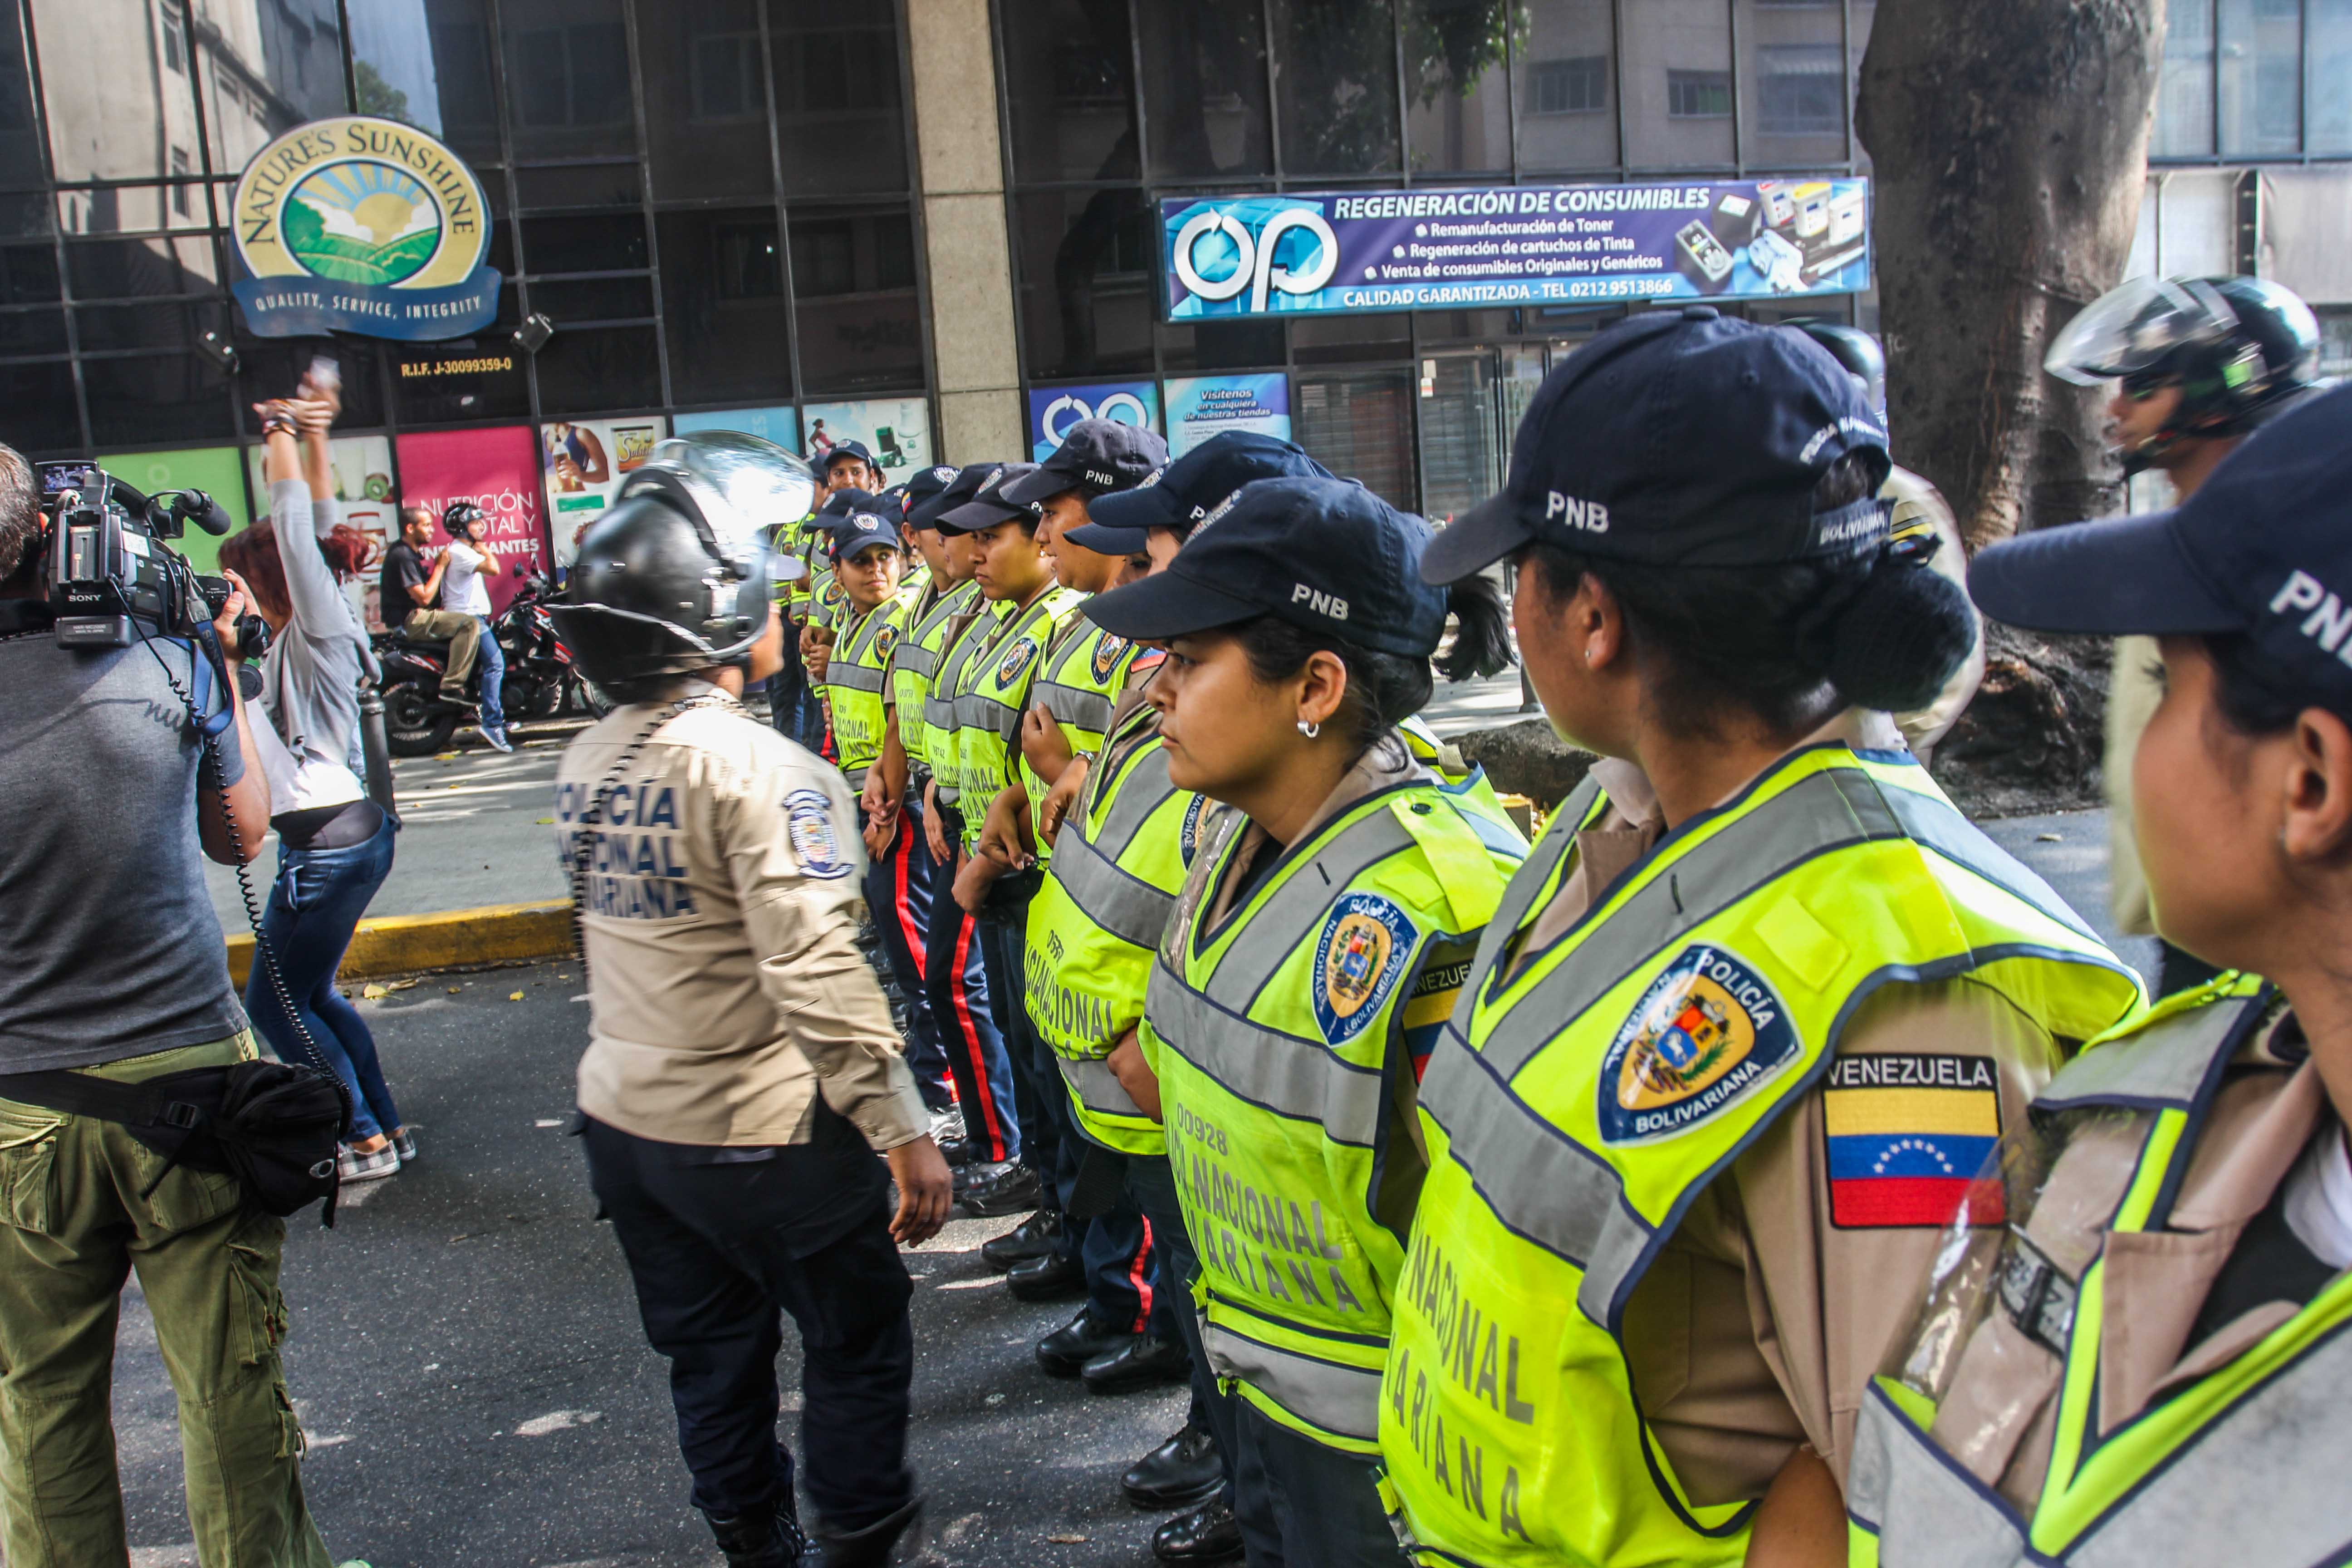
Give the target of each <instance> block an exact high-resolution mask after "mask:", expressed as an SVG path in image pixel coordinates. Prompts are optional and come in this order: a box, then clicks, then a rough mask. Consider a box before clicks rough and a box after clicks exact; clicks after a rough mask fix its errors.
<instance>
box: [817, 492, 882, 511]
mask: <svg viewBox="0 0 2352 1568" xmlns="http://www.w3.org/2000/svg"><path fill="white" fill-rule="evenodd" d="M878 504H880V503H879V502H877V500H875V499H874V496H873V494H872V493H871V492H870V491H866V490H835V491H834V492H833V493H832V494H831V495H829V496H827V497H825V498H824V505H823V506H821V507H819V508H817V509H816V514H817V516H819V517H846V516H848V515H849V513H850V512H851V511H852V510H856V509H857V508H859V507H863V508H865V509H866V510H868V511H871V510H874V508H875V507H876V506H877V505H878Z"/></svg>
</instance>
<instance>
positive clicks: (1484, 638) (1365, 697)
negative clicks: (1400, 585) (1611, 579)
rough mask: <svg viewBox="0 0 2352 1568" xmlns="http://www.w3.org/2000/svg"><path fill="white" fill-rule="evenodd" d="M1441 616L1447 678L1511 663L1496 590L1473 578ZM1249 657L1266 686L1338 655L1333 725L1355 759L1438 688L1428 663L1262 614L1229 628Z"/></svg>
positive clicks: (1438, 664) (1439, 663) (1452, 594)
mask: <svg viewBox="0 0 2352 1568" xmlns="http://www.w3.org/2000/svg"><path fill="white" fill-rule="evenodd" d="M1445 609H1446V614H1447V615H1448V616H1451V617H1452V618H1453V620H1454V646H1453V647H1451V648H1450V649H1448V650H1447V651H1446V653H1445V654H1444V657H1442V658H1436V659H1435V660H1434V670H1435V672H1436V673H1437V674H1443V675H1444V677H1445V679H1448V680H1463V679H1468V678H1469V677H1470V676H1472V675H1492V674H1494V673H1495V672H1496V671H1497V670H1499V669H1502V668H1505V667H1507V665H1509V663H1510V662H1511V637H1510V623H1509V616H1508V613H1507V611H1506V610H1505V609H1504V608H1503V598H1502V594H1501V592H1500V590H1498V589H1497V588H1496V586H1495V584H1493V583H1492V582H1491V581H1489V580H1487V579H1486V578H1484V577H1472V578H1468V579H1466V580H1465V581H1464V582H1461V583H1457V584H1454V586H1453V587H1452V588H1451V589H1449V590H1447V596H1446V605H1445ZM1234 635H1235V636H1236V637H1239V638H1240V639H1241V645H1242V649H1243V651H1244V653H1245V654H1247V655H1248V656H1249V661H1250V673H1252V674H1253V675H1255V676H1256V677H1257V679H1259V680H1260V681H1263V682H1265V684H1267V685H1269V686H1271V685H1273V684H1274V683H1275V682H1276V681H1281V680H1287V679H1290V678H1291V677H1292V676H1294V675H1297V673H1298V672H1299V670H1300V669H1302V668H1305V666H1306V664H1307V659H1308V658H1312V657H1313V656H1314V655H1315V654H1317V653H1318V652H1328V653H1330V654H1332V655H1334V656H1336V657H1337V658H1339V662H1340V663H1341V664H1342V665H1343V666H1345V667H1346V668H1347V671H1348V689H1347V693H1346V695H1345V696H1344V697H1342V698H1341V699H1340V706H1339V712H1338V713H1337V714H1335V715H1333V717H1332V720H1331V722H1332V724H1333V725H1335V726H1337V727H1339V729H1340V731H1341V732H1342V733H1344V734H1345V735H1346V736H1347V738H1348V739H1349V741H1350V742H1352V743H1353V746H1354V749H1355V751H1356V752H1357V753H1358V754H1361V753H1362V752H1367V751H1370V749H1371V748H1372V746H1373V745H1374V744H1375V743H1377V742H1379V741H1380V739H1381V737H1382V736H1383V735H1386V734H1387V733H1388V732H1389V731H1391V730H1393V729H1395V728H1396V727H1397V726H1398V725H1399V724H1402V723H1403V722H1404V721H1406V720H1407V719H1410V718H1412V716H1413V715H1414V714H1416V713H1418V712H1420V711H1421V710H1422V709H1423V708H1424V707H1426V706H1427V705H1428V702H1429V699H1430V694H1431V693H1432V692H1433V691H1434V690H1436V689H1437V683H1436V680H1435V679H1433V673H1432V670H1433V661H1432V659H1430V658H1407V657H1406V656H1404V655H1402V654H1395V653H1384V652H1380V651H1378V650H1375V649H1372V648H1367V647H1359V646H1358V645H1357V644H1355V643H1352V642H1349V641H1347V640H1346V639H1344V638H1340V637H1330V636H1328V635H1326V634H1324V633H1320V632H1310V631H1307V630H1306V629H1304V628H1302V627H1299V626H1293V625H1291V624H1290V623H1289V622H1288V621H1285V620H1280V619H1277V618H1276V617H1275V616H1259V617H1258V618H1257V619H1255V620H1254V621H1248V622H1244V624H1242V625H1241V626H1235V627H1234Z"/></svg>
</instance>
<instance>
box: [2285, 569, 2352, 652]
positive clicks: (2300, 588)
mask: <svg viewBox="0 0 2352 1568" xmlns="http://www.w3.org/2000/svg"><path fill="white" fill-rule="evenodd" d="M2297 610H2309V611H2310V612H2311V614H2309V615H2308V616H2305V617H2304V618H2303V625H2302V626H2301V627H2300V628H2299V629H2300V630H2301V631H2302V633H2303V635H2304V636H2305V637H2309V638H2311V639H2312V641H2314V642H2315V643H2317V644H2318V645H2319V646H2320V647H2324V648H2326V650H2327V651H2328V652H2329V653H2332V654H2334V655H2335V656H2336V658H2339V659H2341V660H2343V661H2344V662H2345V663H2346V664H2352V639H2347V636H2346V634H2347V633H2352V605H2347V604H2346V603H2344V601H2343V600H2341V599H2339V598H2337V597H2336V595H2335V594H2334V593H2333V592H2331V591H2330V590H2329V589H2328V587H2327V585H2326V584H2324V583H2322V582H2320V580H2319V579H2318V578H2316V577H2315V576H2313V575H2312V574H2310V573H2308V572H2303V571H2296V572H2291V573H2289V574H2287V580H2286V582H2285V584H2283V585H2282V586H2281V587H2280V589H2279V591H2278V592H2277V593H2276V594H2274V595H2272V597H2271V614H2273V615H2274V616H2280V615H2293V614H2294V612H2295V611H2297Z"/></svg>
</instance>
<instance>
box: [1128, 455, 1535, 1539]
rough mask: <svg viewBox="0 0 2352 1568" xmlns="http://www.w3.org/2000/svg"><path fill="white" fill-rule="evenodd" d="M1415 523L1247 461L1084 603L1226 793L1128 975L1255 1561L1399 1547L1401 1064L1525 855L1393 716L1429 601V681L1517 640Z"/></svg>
mask: <svg viewBox="0 0 2352 1568" xmlns="http://www.w3.org/2000/svg"><path fill="white" fill-rule="evenodd" d="M1429 538H1430V534H1429V527H1428V524H1426V523H1424V522H1423V521H1421V520H1420V519H1418V518H1412V517H1407V516H1405V515H1403V514H1402V513H1400V512H1398V511H1397V510H1394V509H1393V508H1391V507H1390V506H1389V505H1388V504H1387V503H1386V502H1385V501H1382V500H1380V499H1379V498H1378V497H1376V496H1374V495H1373V494H1372V493H1371V492H1370V491H1369V490H1367V489H1364V488H1363V487H1362V486H1360V485H1359V484H1357V483H1355V482H1354V481H1352V480H1347V479H1320V478H1305V479H1261V480H1258V481H1256V482H1255V483H1253V484H1250V485H1247V486H1244V488H1243V489H1241V490H1239V491H1238V492H1236V493H1235V494H1234V495H1233V496H1232V497H1230V498H1228V499H1227V500H1224V501H1223V502H1221V503H1219V504H1218V505H1217V506H1216V507H1215V508H1213V509H1212V510H1211V511H1210V513H1209V515H1208V516H1207V517H1206V518H1204V519H1203V520H1202V522H1201V524H1200V526H1199V527H1198V529H1197V530H1196V531H1194V532H1193V534H1192V538H1191V539H1190V540H1189V541H1187V542H1185V544H1184V546H1183V548H1182V549H1181V550H1179V551H1178V552H1176V555H1175V558H1174V560H1173V561H1172V562H1171V563H1170V565H1169V567H1168V569H1167V570H1166V571H1165V572H1162V573H1160V574H1156V575H1154V576H1151V577H1149V578H1146V579H1145V580H1144V581H1142V582H1140V583H1133V584H1128V585H1127V586H1125V587H1122V588H1117V589H1114V590H1112V591H1111V592H1110V593H1108V594H1105V595H1101V596H1100V597H1098V598H1097V599H1095V600H1093V601H1092V602H1090V603H1089V605H1087V613H1088V615H1089V616H1092V617H1093V618H1094V619H1095V620H1096V621H1097V623H1098V624H1100V625H1101V626H1104V627H1105V628H1106V629H1108V630H1109V631H1110V632H1112V633H1114V634H1115V635H1118V636H1120V637H1129V638H1132V639H1137V640H1143V641H1150V642H1156V643H1160V644H1163V645H1164V646H1166V647H1167V648H1168V655H1167V658H1166V660H1165V662H1164V663H1163V664H1162V666H1161V668H1160V673H1159V674H1158V675H1157V676H1155V677H1154V678H1153V679H1152V683H1151V685H1150V687H1149V688H1148V689H1147V690H1148V692H1149V697H1150V701H1151V703H1152V705H1153V706H1154V707H1156V708H1158V709H1159V710H1160V742H1161V745H1162V746H1163V747H1164V748H1165V751H1166V754H1167V757H1168V772H1169V779H1170V782H1171V784H1174V785H1175V786H1177V787H1179V788H1192V789H1196V790H1198V791H1199V792H1200V793H1202V795H1207V796H1208V797H1209V798H1210V799H1212V800H1213V801H1216V802H1219V803H1220V805H1218V807H1217V809H1216V810H1215V811H1214V812H1213V814H1212V815H1211V816H1208V817H1205V818H1204V819H1203V821H1202V824H1201V827H1200V833H1201V837H1200V842H1199V844H1198V846H1197V848H1196V850H1195V853H1194V856H1193V859H1192V868H1191V869H1190V870H1189V871H1188V872H1187V874H1186V878H1185V883H1184V890H1183V893H1182V894H1181V897H1180V898H1179V900H1178V901H1177V905H1176V908H1175V910H1174V911H1173V914H1172V916H1171V920H1170V921H1169V925H1168V929H1167V931H1166V933H1165V934H1164V936H1163V937H1162V939H1161V942H1160V958H1159V961H1158V963H1156V964H1155V966H1154V968H1153V970H1152V973H1151V978H1150V983H1149V988H1148V991H1147V995H1146V1001H1145V1007H1144V1027H1143V1030H1142V1036H1141V1054H1142V1055H1143V1056H1144V1058H1146V1060H1147V1063H1148V1065H1150V1067H1151V1068H1152V1069H1153V1073H1154V1074H1155V1075H1156V1083H1155V1082H1150V1081H1146V1079H1145V1078H1144V1077H1143V1076H1138V1077H1137V1078H1136V1079H1134V1082H1133V1085H1132V1087H1130V1089H1129V1093H1130V1095H1131V1097H1132V1098H1134V1099H1135V1100H1136V1102H1137V1104H1138V1105H1139V1107H1141V1108H1142V1109H1144V1110H1147V1111H1150V1110H1158V1111H1159V1113H1160V1116H1161V1119H1162V1121H1163V1124H1164V1126H1165V1129H1166V1135H1167V1142H1168V1156H1169V1161H1170V1163H1171V1167H1172V1169H1173V1172H1174V1173H1175V1176H1176V1185H1177V1189H1178V1192H1179V1194H1180V1195H1181V1201H1182V1205H1183V1209H1184V1219H1185V1225H1186V1228H1187V1230H1188V1231H1189V1233H1190V1234H1191V1236H1192V1238H1193V1240H1194V1242H1195V1243H1196V1244H1197V1245H1198V1247H1199V1248H1200V1258H1201V1264H1202V1279H1201V1281H1200V1285H1199V1288H1198V1289H1197V1291H1196V1295H1197V1296H1198V1299H1199V1300H1201V1302H1202V1307H1203V1309H1204V1312H1205V1316H1206V1324H1205V1328H1204V1331H1203V1335H1202V1340H1203V1344H1204V1348H1205V1351H1206V1353H1207V1356H1208V1359H1209V1361H1210V1363H1211V1364H1212V1366H1213V1368H1214V1370H1215V1371H1216V1372H1217V1373H1218V1374H1219V1376H1220V1377H1222V1378H1225V1379H1228V1380H1231V1383H1232V1385H1233V1386H1234V1389H1235V1390H1236V1392H1237V1393H1238V1394H1239V1396H1240V1403H1239V1405H1237V1407H1236V1409H1235V1411H1234V1422H1233V1427H1234V1482H1235V1485H1234V1492H1235V1497H1234V1505H1235V1512H1236V1514H1237V1516H1238V1519H1239V1521H1240V1524H1241V1531H1242V1535H1243V1538H1244V1542H1246V1544H1247V1548H1248V1552H1249V1557H1250V1560H1251V1561H1252V1562H1253V1563H1258V1564H1263V1565H1265V1568H1284V1565H1287V1564H1301V1565H1315V1564H1325V1563H1329V1564H1343V1563H1346V1564H1353V1563H1366V1562H1372V1561H1377V1560H1378V1557H1379V1555H1380V1553H1381V1552H1382V1551H1383V1550H1385V1552H1387V1554H1388V1555H1389V1556H1391V1558H1393V1555H1394V1552H1395V1542H1394V1538H1393V1537H1392V1536H1391V1534H1390V1532H1389V1527H1388V1522H1387V1520H1386V1519H1385V1517H1384V1515H1383V1512H1382V1510H1381V1503H1380V1499H1379V1495H1378V1492H1377V1490H1376V1488H1375V1485H1374V1474H1375V1472H1374V1466H1373V1463H1372V1460H1373V1456H1374V1454H1375V1452H1376V1450H1375V1449H1374V1447H1373V1435H1374V1423H1375V1417H1376V1412H1377V1410H1378V1398H1377V1395H1378V1393H1379V1388H1380V1368H1381V1360H1382V1357H1383V1352H1384V1351H1385V1349H1386V1344H1387V1337H1388V1329H1389V1321H1390V1314H1391V1310H1392V1308H1393V1306H1394V1303H1395V1301H1396V1298H1397V1291H1398V1287H1399V1284H1400V1282H1401V1277H1402V1269H1403V1266H1404V1258H1405V1240H1406V1236H1407V1233H1408V1230H1409V1228H1410V1226H1411V1224H1412V1209H1413V1202H1414V1196H1415V1194H1416V1193H1417V1192H1418V1190H1419V1187H1420V1180H1421V1176H1422V1174H1423V1163H1422V1158H1421V1151H1420V1148H1419V1146H1418V1144H1417V1143H1416V1142H1415V1140H1414V1138H1413V1135H1412V1121H1411V1109H1410V1108H1411V1106H1412V1099H1413V1087H1414V1082H1415V1079H1416V1078H1417V1076H1418V1065H1419V1060H1420V1058H1421V1057H1422V1055H1423V1052H1424V1051H1425V1050H1426V1049H1427V1047H1428V1046H1429V1044H1430V1043H1431V1042H1432V1040H1433V1037H1434V1033H1435V1026H1436V1025H1437V1023H1438V1022H1439V1021H1440V1020H1441V1019H1443V1017H1444V1015H1445V1014H1446V1013H1447V1012H1448V1011H1449V1010H1450V1007H1451V1003H1452V999H1453V995H1454V991H1455V989H1456V988H1457V987H1458V986H1459V984H1460V983H1461V975H1462V973H1463V969H1464V965H1465V963H1466V962H1467V961H1468V958H1469V956H1470V952H1471V949H1472V946H1473V944H1474V943H1475V942H1476V940H1477V933H1478V932H1479V931H1480V930H1481V929H1483V928H1484V927H1485V925H1486V921H1487V919H1488V918H1489V916H1490V915H1491V914H1492V913H1493V911H1494V908H1495V905H1496V900H1498V899H1499V898H1500V897H1501V896H1502V892H1503V888H1504V884H1505V882H1506V881H1507V879H1508V878H1509V876H1510V873H1511V871H1512V870H1513V869H1514V868H1516V867H1517V864H1518V862H1519V859H1520V858H1521V857H1522V856H1523V855H1524V854H1525V853H1526V851H1527V845H1526V841H1525V840H1524V839H1521V838H1520V837H1518V836H1517V834H1516V833H1515V832H1513V831H1512V830H1511V829H1509V828H1508V827H1507V826H1497V825H1496V824H1493V823H1491V822H1489V821H1487V820H1486V819H1485V818H1484V817H1482V816H1477V815H1476V814H1474V813H1471V812H1467V811H1465V810H1463V809H1461V807H1460V805H1459V804H1458V802H1457V800H1456V798H1455V797H1454V795H1451V794H1449V793H1448V792H1447V791H1446V790H1445V789H1444V787H1442V785H1441V784H1440V781H1439V780H1438V779H1437V777H1436V775H1434V774H1433V773H1430V772H1429V771H1428V770H1427V769H1426V768H1424V767H1423V766H1422V765H1421V763H1419V762H1418V761H1416V760H1415V759H1414V758H1413V756H1412V752H1411V751H1409V750H1408V749H1407V748H1406V746H1405V745H1404V743H1403V742H1402V741H1401V740H1399V739H1398V738H1397V736H1396V734H1395V726H1396V725H1397V723H1398V722H1399V721H1402V720H1403V719H1405V718H1407V717H1409V716H1410V715H1411V714H1412V713H1413V712H1414V711H1415V710H1418V709H1419V708H1420V707H1421V705H1422V704H1423V701H1425V700H1427V699H1428V697H1429V694H1430V690H1431V686H1432V676H1431V656H1432V655H1433V653H1434V652H1435V651H1436V648H1437V645H1438V642H1439V639H1440V637H1441V636H1442V635H1443V633H1444V629H1445V625H1446V621H1447V618H1448V616H1449V615H1450V616H1453V617H1454V619H1455V621H1456V622H1457V626H1458V629H1457V632H1456V636H1455V640H1454V648H1453V650H1452V651H1451V653H1450V654H1449V655H1448V656H1447V659H1446V662H1445V665H1444V673H1445V674H1446V675H1447V676H1448V677H1449V678H1454V679H1458V678H1460V677H1461V676H1462V675H1463V674H1465V673H1466V672H1467V671H1469V670H1471V669H1476V670H1479V671H1481V672H1487V671H1491V670H1494V669H1497V668H1502V667H1503V666H1504V665H1505V664H1507V662H1508V661H1509V658H1510V652H1509V643H1508V639H1507V636H1506V634H1505V630H1504V624H1503V611H1502V605H1501V604H1500V601H1499V599H1498V598H1497V597H1496V594H1495V592H1494V590H1493V589H1492V588H1491V587H1490V586H1488V585H1487V584H1486V582H1485V581H1484V580H1483V579H1481V580H1478V581H1475V582H1474V583H1473V584H1469V585H1467V586H1466V587H1465V588H1462V589H1457V590H1455V591H1454V593H1452V594H1451V595H1448V594H1446V593H1444V592H1441V591H1439V590H1437V589H1434V588H1431V587H1428V586H1426V585H1424V584H1423V583H1422V581H1421V579H1420V576H1419V574H1418V572H1417V567H1418V564H1419V562H1420V558H1421V554H1422V552H1423V549H1424V548H1425V546H1426V543H1427V541H1428V539H1429ZM1138 1089H1139V1090H1140V1091H1141V1092H1140V1093H1138V1092H1136V1091H1137V1090H1138Z"/></svg>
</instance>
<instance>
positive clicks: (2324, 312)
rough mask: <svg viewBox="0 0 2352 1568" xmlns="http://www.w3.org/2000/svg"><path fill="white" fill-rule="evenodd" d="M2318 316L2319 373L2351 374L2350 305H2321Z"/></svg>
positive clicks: (2351, 316) (2351, 307)
mask: <svg viewBox="0 0 2352 1568" xmlns="http://www.w3.org/2000/svg"><path fill="white" fill-rule="evenodd" d="M2314 314H2315V315H2317V316H2318V318H2319V374H2322V375H2335V376H2343V375H2352V305H2323V306H2321V307H2320V308H2319V309H2318V310H2316V311H2315V312H2314Z"/></svg>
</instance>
